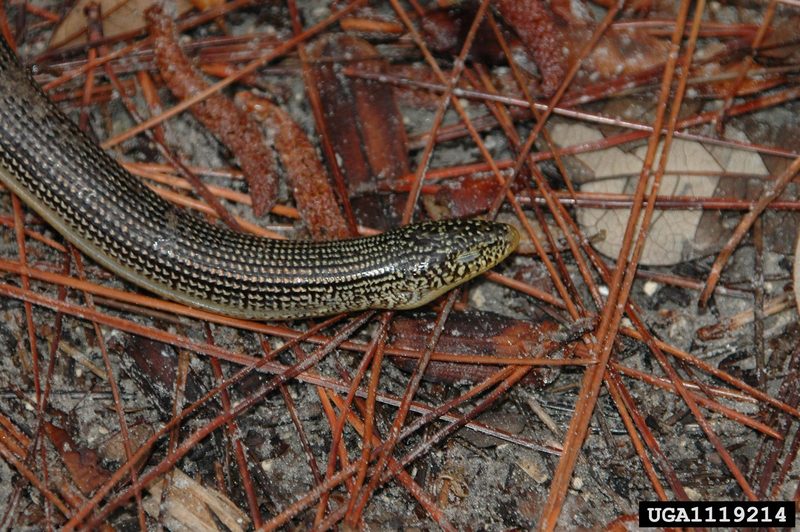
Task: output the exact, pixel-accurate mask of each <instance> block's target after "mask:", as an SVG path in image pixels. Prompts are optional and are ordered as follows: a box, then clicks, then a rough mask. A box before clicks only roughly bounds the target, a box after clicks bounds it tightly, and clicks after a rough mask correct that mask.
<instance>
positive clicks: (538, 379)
mask: <svg viewBox="0 0 800 532" xmlns="http://www.w3.org/2000/svg"><path fill="white" fill-rule="evenodd" d="M434 322H435V320H432V319H431V316H425V317H423V318H407V317H403V316H398V317H396V318H395V319H394V320H393V321H392V328H391V330H390V335H391V336H390V345H391V346H392V347H395V348H403V349H413V350H419V351H422V350H424V349H425V343H426V342H427V341H428V338H429V336H430V331H429V330H428V329H429V328H430V327H431V326H432V325H431V324H432V323H434ZM557 329H558V325H557V324H556V323H555V322H552V321H542V322H539V323H533V322H529V321H521V320H515V319H512V318H508V317H505V316H501V315H499V314H494V313H491V312H454V313H453V314H452V315H451V316H450V317H449V318H448V319H447V324H446V325H445V329H444V332H443V333H442V336H441V338H440V339H439V343H438V344H437V346H436V352H437V353H457V354H462V355H464V354H467V355H486V356H487V357H488V356H489V355H493V356H502V357H519V358H526V357H530V358H538V357H545V356H548V357H549V356H551V354H550V353H551V352H552V351H553V350H554V349H557V348H558V346H559V342H558V341H557V339H556V335H555V332H556V330H557ZM391 360H392V361H393V362H394V363H395V364H397V365H398V367H400V368H401V369H403V370H407V371H412V370H413V369H414V368H415V367H416V364H417V360H416V359H414V358H406V357H398V356H393V357H391ZM498 369H500V366H496V365H488V364H460V363H456V362H440V361H435V360H434V361H431V362H430V364H428V368H427V371H426V372H425V379H427V380H431V381H435V382H441V383H446V384H452V383H455V382H458V381H471V382H479V381H481V380H483V379H485V378H487V377H489V376H490V375H492V374H493V373H495V372H497V370H498ZM558 374H559V370H558V368H557V367H548V366H537V367H534V368H533V369H531V371H530V372H529V373H528V375H527V376H526V377H525V380H524V382H526V383H528V384H530V385H533V386H546V385H547V384H550V383H551V382H553V381H554V380H555V379H556V377H557V376H558Z"/></svg>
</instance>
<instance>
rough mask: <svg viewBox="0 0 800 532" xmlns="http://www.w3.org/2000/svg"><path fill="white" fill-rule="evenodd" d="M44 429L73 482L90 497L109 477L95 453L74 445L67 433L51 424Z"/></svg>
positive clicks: (46, 424) (47, 424)
mask: <svg viewBox="0 0 800 532" xmlns="http://www.w3.org/2000/svg"><path fill="white" fill-rule="evenodd" d="M44 428H45V432H47V436H48V437H49V438H50V441H51V442H53V447H55V448H56V451H58V454H59V456H61V460H63V461H64V465H65V466H66V467H67V470H68V471H69V473H70V475H71V477H72V480H73V482H75V485H76V486H78V489H80V490H81V492H82V493H83V494H84V495H90V494H91V493H93V492H94V490H96V489H97V488H99V487H100V486H102V485H103V484H104V483H105V482H106V481H107V480H108V479H109V477H110V476H111V475H110V474H109V472H108V471H107V470H106V469H105V468H103V466H101V465H100V456H99V455H98V454H97V452H96V451H94V450H93V449H89V448H86V447H80V446H78V445H76V444H75V442H74V441H73V439H72V437H71V436H70V435H69V433H67V431H65V430H64V429H62V428H60V427H56V426H55V425H53V424H52V423H45V425H44Z"/></svg>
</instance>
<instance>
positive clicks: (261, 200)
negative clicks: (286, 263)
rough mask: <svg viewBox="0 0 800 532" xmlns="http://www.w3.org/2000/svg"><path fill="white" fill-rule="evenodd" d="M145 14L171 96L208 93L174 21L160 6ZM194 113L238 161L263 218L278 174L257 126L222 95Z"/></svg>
mask: <svg viewBox="0 0 800 532" xmlns="http://www.w3.org/2000/svg"><path fill="white" fill-rule="evenodd" d="M145 15H146V18H147V23H148V29H149V31H150V34H151V35H152V36H153V37H154V39H155V42H154V46H153V47H154V50H155V58H156V64H157V65H158V68H159V72H160V73H161V77H162V78H164V81H165V83H166V84H167V86H168V87H169V89H170V90H171V91H172V93H173V94H174V95H175V96H176V97H177V98H180V99H186V98H189V97H191V96H193V95H195V94H197V93H198V92H200V91H202V90H205V89H206V88H207V87H208V85H207V84H206V82H205V81H204V80H203V78H202V76H201V75H200V73H199V72H198V71H197V70H196V69H195V68H194V67H193V66H192V64H191V62H190V61H189V59H188V58H187V57H186V56H185V55H184V53H183V51H182V50H181V48H180V46H178V44H177V41H176V37H175V25H174V23H173V22H172V20H171V19H170V18H169V17H167V16H164V14H163V13H162V11H161V9H160V8H159V7H152V8H150V9H148V10H147V12H146V14H145ZM191 110H192V113H193V114H194V116H195V117H196V118H197V119H198V120H199V121H200V122H201V123H202V124H203V125H204V126H205V127H206V128H208V129H209V130H210V131H211V132H213V133H214V134H215V135H216V136H217V138H219V140H220V141H221V142H222V143H223V144H225V145H226V146H227V147H228V149H230V150H231V152H232V153H233V155H234V156H235V157H236V159H237V160H238V162H239V166H240V167H241V169H242V172H243V173H244V175H245V178H246V180H247V184H248V186H249V187H250V196H251V198H252V200H253V212H254V213H255V214H256V215H257V216H261V215H262V214H264V213H266V212H267V211H269V209H270V208H272V206H273V205H274V204H275V199H276V198H275V196H276V192H277V186H278V181H277V173H276V172H275V159H274V156H273V154H272V151H271V150H270V149H269V148H268V147H267V145H266V141H265V140H264V136H263V135H262V133H261V131H260V130H259V128H258V125H257V124H256V123H255V122H254V121H253V120H251V119H250V118H249V117H248V116H247V115H246V114H245V113H243V112H242V111H240V110H239V109H238V108H237V107H236V106H235V105H234V104H233V102H231V101H230V100H229V99H227V98H226V97H224V96H222V95H221V94H214V95H212V96H209V97H208V98H206V99H205V100H203V101H202V102H199V103H197V104H195V105H193V106H192V107H191Z"/></svg>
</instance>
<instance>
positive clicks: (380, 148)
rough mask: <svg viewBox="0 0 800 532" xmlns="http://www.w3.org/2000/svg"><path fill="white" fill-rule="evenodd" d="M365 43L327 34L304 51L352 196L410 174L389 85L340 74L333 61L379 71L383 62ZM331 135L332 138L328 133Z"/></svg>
mask: <svg viewBox="0 0 800 532" xmlns="http://www.w3.org/2000/svg"><path fill="white" fill-rule="evenodd" d="M377 57H379V54H378V52H377V51H376V50H375V49H374V48H373V47H372V46H371V45H370V44H369V43H367V42H366V41H363V40H361V39H358V38H355V37H351V36H347V35H331V36H325V37H323V38H321V39H319V40H318V41H317V42H316V43H314V45H313V46H311V47H309V59H314V60H317V61H318V63H317V64H315V65H314V68H313V69H312V71H311V78H312V82H313V83H314V85H315V86H316V89H317V91H319V94H320V97H321V100H322V106H323V109H324V111H325V113H324V115H325V116H324V120H325V126H324V129H325V130H326V131H328V132H329V133H331V135H330V142H331V143H332V144H333V148H334V151H335V152H336V154H337V157H338V159H339V160H338V161H330V163H331V164H339V165H340V166H341V167H342V169H343V171H344V173H345V175H346V176H347V180H348V188H349V189H350V191H352V192H356V191H371V190H374V189H375V185H376V179H377V178H379V177H380V178H383V179H392V178H395V177H398V176H401V175H404V174H406V173H408V172H409V169H408V148H407V139H406V131H405V126H404V125H403V119H402V116H401V115H400V112H399V111H398V109H397V104H396V103H395V100H394V94H393V92H392V89H391V88H390V87H387V86H386V85H385V84H383V83H376V82H374V81H371V80H361V79H351V78H348V77H346V76H342V75H340V70H341V65H340V64H339V63H337V62H335V61H331V60H332V59H340V60H341V59H344V58H347V59H348V61H347V65H348V66H351V67H353V68H356V69H358V70H369V71H373V72H383V71H384V69H385V62H384V61H383V60H380V59H376V58H377ZM334 132H335V134H333V133H334Z"/></svg>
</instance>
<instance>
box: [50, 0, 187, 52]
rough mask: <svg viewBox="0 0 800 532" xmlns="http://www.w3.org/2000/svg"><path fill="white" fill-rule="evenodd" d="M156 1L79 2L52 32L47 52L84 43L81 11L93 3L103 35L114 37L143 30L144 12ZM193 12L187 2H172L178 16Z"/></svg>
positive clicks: (84, 32) (84, 26) (97, 0)
mask: <svg viewBox="0 0 800 532" xmlns="http://www.w3.org/2000/svg"><path fill="white" fill-rule="evenodd" d="M155 1H156V0H78V2H77V3H76V4H75V6H74V7H73V8H72V9H71V10H70V12H69V13H68V14H67V16H66V17H64V20H62V21H61V24H60V25H59V26H58V28H56V31H54V32H53V37H52V38H51V39H50V48H58V47H59V46H63V45H65V44H81V43H84V42H86V15H84V9H85V8H86V6H87V5H88V4H90V3H92V2H95V3H96V2H99V3H100V12H101V13H102V17H103V35H104V36H106V37H114V36H116V35H120V34H123V33H127V32H134V31H139V30H141V29H143V28H144V27H145V20H144V12H145V10H146V9H147V8H148V7H150V6H151V5H153V4H154V3H155ZM190 9H192V3H191V2H190V1H189V0H175V11H176V13H177V15H179V16H180V15H183V14H184V13H186V12H187V11H189V10H190Z"/></svg>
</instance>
